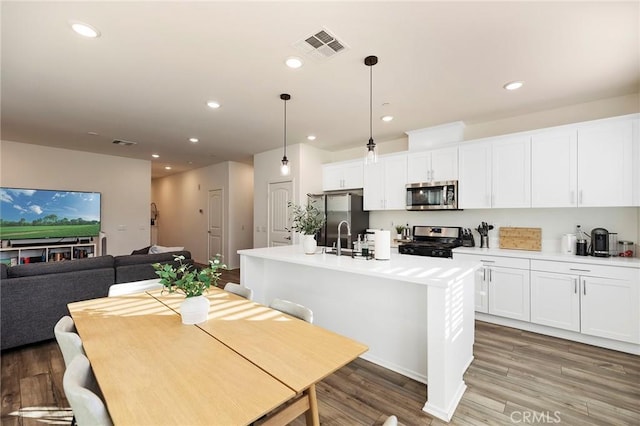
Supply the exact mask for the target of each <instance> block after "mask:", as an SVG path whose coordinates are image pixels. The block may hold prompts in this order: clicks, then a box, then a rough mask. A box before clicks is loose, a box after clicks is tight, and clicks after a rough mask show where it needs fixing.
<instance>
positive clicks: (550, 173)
mask: <svg viewBox="0 0 640 426" xmlns="http://www.w3.org/2000/svg"><path fill="white" fill-rule="evenodd" d="M577 202H578V130H577V128H576V127H569V128H561V129H555V130H549V131H547V132H542V133H537V134H534V135H533V136H532V137H531V207H576V206H577Z"/></svg>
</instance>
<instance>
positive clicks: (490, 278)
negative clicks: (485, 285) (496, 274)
mask: <svg viewBox="0 0 640 426" xmlns="http://www.w3.org/2000/svg"><path fill="white" fill-rule="evenodd" d="M491 280H492V277H491V268H489V282H491Z"/></svg>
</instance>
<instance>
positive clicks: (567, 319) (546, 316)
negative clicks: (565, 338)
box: [531, 271, 580, 331]
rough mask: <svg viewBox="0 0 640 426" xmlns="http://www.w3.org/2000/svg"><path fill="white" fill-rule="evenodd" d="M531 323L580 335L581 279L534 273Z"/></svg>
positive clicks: (532, 278) (574, 276) (563, 275)
mask: <svg viewBox="0 0 640 426" xmlns="http://www.w3.org/2000/svg"><path fill="white" fill-rule="evenodd" d="M531 322H533V323H535V324H542V325H548V326H549V327H556V328H562V329H565V330H571V331H580V277H579V276H577V275H566V274H556V273H553V272H541V271H531Z"/></svg>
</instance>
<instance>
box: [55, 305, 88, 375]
mask: <svg viewBox="0 0 640 426" xmlns="http://www.w3.org/2000/svg"><path fill="white" fill-rule="evenodd" d="M53 333H54V334H55V336H56V341H57V342H58V346H59V347H60V351H61V352H62V358H63V359H64V365H65V367H69V364H70V363H71V361H73V359H74V358H75V357H76V355H85V353H84V348H83V347H82V339H80V336H79V335H78V333H77V332H76V326H75V324H74V322H73V318H71V317H70V316H68V315H65V316H63V317H62V318H60V319H59V320H58V322H57V323H56V325H55V326H54V327H53Z"/></svg>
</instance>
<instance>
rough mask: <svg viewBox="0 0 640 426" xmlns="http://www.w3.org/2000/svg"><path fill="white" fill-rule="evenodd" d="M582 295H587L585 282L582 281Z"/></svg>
mask: <svg viewBox="0 0 640 426" xmlns="http://www.w3.org/2000/svg"><path fill="white" fill-rule="evenodd" d="M582 294H584V295H585V296H586V295H587V280H582Z"/></svg>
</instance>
